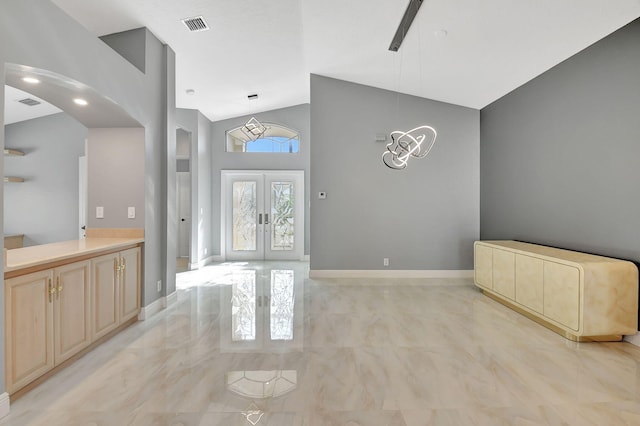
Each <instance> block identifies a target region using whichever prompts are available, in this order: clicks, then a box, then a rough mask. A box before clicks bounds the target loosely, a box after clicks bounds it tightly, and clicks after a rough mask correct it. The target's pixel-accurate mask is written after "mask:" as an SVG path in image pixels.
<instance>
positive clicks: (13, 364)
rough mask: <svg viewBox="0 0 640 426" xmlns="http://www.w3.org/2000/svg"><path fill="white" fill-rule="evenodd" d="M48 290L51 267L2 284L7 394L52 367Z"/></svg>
mask: <svg viewBox="0 0 640 426" xmlns="http://www.w3.org/2000/svg"><path fill="white" fill-rule="evenodd" d="M52 289H53V271H52V270H47V271H41V272H35V273H32V274H28V275H23V276H21V277H17V278H11V279H9V280H6V281H5V283H4V296H5V317H4V321H5V347H6V351H5V356H6V360H5V378H6V388H7V391H8V392H9V393H11V392H13V391H14V390H15V389H18V388H21V387H22V386H24V385H26V384H27V383H29V382H31V381H32V380H34V379H36V378H38V377H40V376H41V375H42V374H44V373H46V372H47V371H49V370H51V369H52V368H53V365H54V357H53V345H54V343H53V295H52V294H51V293H50V291H51V290H52Z"/></svg>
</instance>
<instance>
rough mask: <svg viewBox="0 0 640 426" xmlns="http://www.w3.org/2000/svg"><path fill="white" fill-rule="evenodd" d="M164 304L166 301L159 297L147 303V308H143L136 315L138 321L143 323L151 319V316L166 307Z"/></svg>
mask: <svg viewBox="0 0 640 426" xmlns="http://www.w3.org/2000/svg"><path fill="white" fill-rule="evenodd" d="M166 303H167V301H166V300H165V298H164V297H160V298H159V299H156V300H154V301H153V302H151V303H149V304H148V305H147V306H143V307H142V308H141V309H140V313H139V314H138V321H144V320H146V319H149V318H151V317H152V316H153V315H155V314H157V313H158V312H160V311H161V310H163V309H164V308H165V307H166V306H167V305H166Z"/></svg>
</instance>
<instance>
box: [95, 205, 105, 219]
mask: <svg viewBox="0 0 640 426" xmlns="http://www.w3.org/2000/svg"><path fill="white" fill-rule="evenodd" d="M96 219H104V207H96Z"/></svg>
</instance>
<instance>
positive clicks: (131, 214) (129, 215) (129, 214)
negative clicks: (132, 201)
mask: <svg viewBox="0 0 640 426" xmlns="http://www.w3.org/2000/svg"><path fill="white" fill-rule="evenodd" d="M127 218H129V219H135V218H136V208H135V207H127Z"/></svg>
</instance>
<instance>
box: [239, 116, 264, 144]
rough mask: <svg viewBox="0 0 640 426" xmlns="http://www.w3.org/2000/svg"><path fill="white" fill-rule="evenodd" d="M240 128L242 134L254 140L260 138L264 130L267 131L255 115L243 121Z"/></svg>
mask: <svg viewBox="0 0 640 426" xmlns="http://www.w3.org/2000/svg"><path fill="white" fill-rule="evenodd" d="M241 130H242V133H244V135H245V136H246V137H247V138H249V141H255V140H256V139H260V137H261V136H262V135H263V134H264V132H266V131H267V128H266V126H265V125H264V124H262V123H261V122H259V121H258V120H257V119H256V118H255V117H251V118H250V119H249V121H247V122H246V123H244V126H242V128H241Z"/></svg>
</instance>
